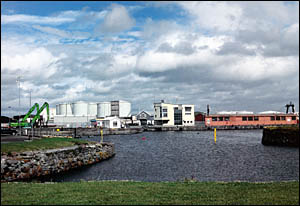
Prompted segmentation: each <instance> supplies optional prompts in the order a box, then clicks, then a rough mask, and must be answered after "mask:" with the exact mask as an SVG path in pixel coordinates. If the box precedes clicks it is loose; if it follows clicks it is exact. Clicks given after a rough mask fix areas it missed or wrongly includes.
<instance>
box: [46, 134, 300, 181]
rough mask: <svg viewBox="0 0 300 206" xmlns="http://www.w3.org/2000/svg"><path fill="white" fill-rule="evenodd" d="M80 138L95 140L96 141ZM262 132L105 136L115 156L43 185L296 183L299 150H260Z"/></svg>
mask: <svg viewBox="0 0 300 206" xmlns="http://www.w3.org/2000/svg"><path fill="white" fill-rule="evenodd" d="M83 139H86V140H92V141H100V137H99V136H97V137H91V138H88V137H84V138H83ZM261 140H262V130H230V131H226V130H222V131H221V130H220V131H217V138H216V143H215V142H214V132H213V131H198V132H197V131H183V132H144V133H140V134H133V135H110V136H104V141H107V142H113V143H114V144H115V152H116V155H115V156H114V157H113V158H111V159H109V160H106V161H103V162H100V163H97V164H94V165H91V166H87V167H84V168H79V169H75V170H72V171H68V172H67V173H64V174H57V175H55V176H51V177H49V178H47V179H46V180H45V181H56V182H62V181H64V182H68V181H74V182H76V181H80V180H85V181H93V180H134V181H149V182H159V181H182V180H186V179H195V180H198V181H225V182H226V181H250V182H269V181H288V180H299V148H291V147H278V146H264V145H262V144H261Z"/></svg>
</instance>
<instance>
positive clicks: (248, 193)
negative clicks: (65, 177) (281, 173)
mask: <svg viewBox="0 0 300 206" xmlns="http://www.w3.org/2000/svg"><path fill="white" fill-rule="evenodd" d="M20 204H21V205H30V204H34V205H44V204H52V205H75V204H76V205H93V204H94V205H95V204H97V205H102V204H113V205H131V204H134V205H140V204H148V205H149V204H150V205H154V204H155V205H158V204H173V205H174V204H176V205H179V204H182V205H186V204H188V205H191V204H196V205H299V181H291V182H269V183H249V182H230V183H223V182H191V181H185V182H159V183H157V182H156V183H153V182H152V183H151V182H131V181H129V182H128V181H100V182H85V181H81V182H64V183H48V184H47V183H1V205H20Z"/></svg>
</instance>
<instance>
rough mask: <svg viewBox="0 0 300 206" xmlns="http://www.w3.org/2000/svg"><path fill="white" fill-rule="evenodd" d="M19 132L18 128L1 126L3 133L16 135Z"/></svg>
mask: <svg viewBox="0 0 300 206" xmlns="http://www.w3.org/2000/svg"><path fill="white" fill-rule="evenodd" d="M17 133H18V131H17V130H15V129H12V128H7V127H1V135H3V134H7V135H16V134H17Z"/></svg>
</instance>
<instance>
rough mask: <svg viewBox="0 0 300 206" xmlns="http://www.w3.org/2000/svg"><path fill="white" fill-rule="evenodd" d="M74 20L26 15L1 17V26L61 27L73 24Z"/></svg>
mask: <svg viewBox="0 0 300 206" xmlns="http://www.w3.org/2000/svg"><path fill="white" fill-rule="evenodd" d="M74 20H75V19H74V18H67V17H43V16H32V15H24V14H15V15H1V24H18V23H27V24H28V23H29V24H52V25H59V24H63V23H68V22H73V21H74Z"/></svg>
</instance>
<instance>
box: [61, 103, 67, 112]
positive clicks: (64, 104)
mask: <svg viewBox="0 0 300 206" xmlns="http://www.w3.org/2000/svg"><path fill="white" fill-rule="evenodd" d="M59 114H60V115H67V103H61V104H59Z"/></svg>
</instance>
